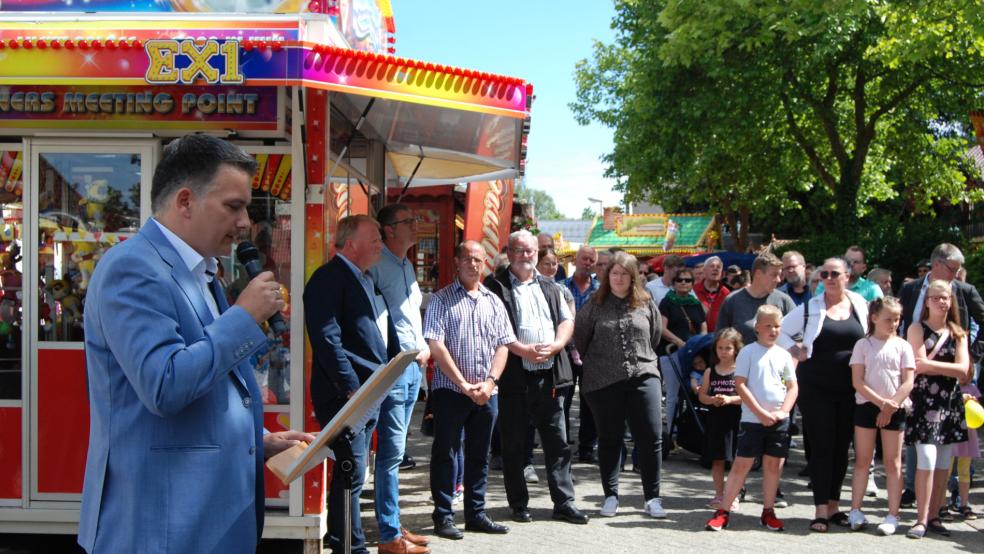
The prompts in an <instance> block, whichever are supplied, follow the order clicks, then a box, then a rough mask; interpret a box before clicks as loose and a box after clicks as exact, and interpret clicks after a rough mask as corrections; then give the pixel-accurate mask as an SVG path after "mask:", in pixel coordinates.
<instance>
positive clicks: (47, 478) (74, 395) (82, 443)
mask: <svg viewBox="0 0 984 554" xmlns="http://www.w3.org/2000/svg"><path fill="white" fill-rule="evenodd" d="M37 387H38V407H37V410H38V433H37V437H36V439H37V443H38V492H39V493H61V494H66V493H68V494H81V493H82V479H83V476H84V475H85V456H86V452H87V451H88V449H89V391H88V387H87V384H86V376H85V352H84V351H83V350H81V349H79V350H46V349H41V350H39V351H38V382H37Z"/></svg>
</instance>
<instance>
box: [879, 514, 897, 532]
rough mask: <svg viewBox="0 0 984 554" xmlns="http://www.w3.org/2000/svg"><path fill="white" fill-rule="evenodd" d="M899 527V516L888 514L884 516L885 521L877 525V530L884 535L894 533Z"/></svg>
mask: <svg viewBox="0 0 984 554" xmlns="http://www.w3.org/2000/svg"><path fill="white" fill-rule="evenodd" d="M898 528H899V518H897V517H895V516H892V515H889V516H885V521H884V522H882V523H881V524H880V525H878V532H879V533H880V534H882V535H885V536H886V537H887V536H888V535H894V534H895V530H896V529H898Z"/></svg>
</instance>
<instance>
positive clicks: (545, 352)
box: [485, 231, 588, 524]
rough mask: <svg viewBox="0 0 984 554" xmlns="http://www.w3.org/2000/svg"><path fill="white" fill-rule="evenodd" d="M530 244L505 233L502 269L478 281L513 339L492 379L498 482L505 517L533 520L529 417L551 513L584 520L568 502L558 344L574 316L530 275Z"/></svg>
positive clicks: (567, 374)
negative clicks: (500, 308)
mask: <svg viewBox="0 0 984 554" xmlns="http://www.w3.org/2000/svg"><path fill="white" fill-rule="evenodd" d="M536 248H537V243H536V238H535V237H534V236H533V235H532V234H530V233H529V231H516V232H515V233H513V234H511V235H509V250H508V255H509V267H507V268H505V269H503V270H501V271H499V272H498V273H496V274H494V275H489V276H488V277H487V278H486V279H485V286H486V287H488V289H489V290H490V291H492V293H493V294H495V295H496V296H498V297H499V299H500V300H502V302H503V304H505V306H506V311H507V312H508V313H509V319H510V321H511V322H512V325H513V328H514V331H515V334H516V339H517V340H515V341H513V342H511V343H509V344H507V345H506V348H508V349H509V357H508V360H507V362H506V370H505V372H504V373H503V374H502V378H501V380H500V383H498V385H499V431H500V433H501V436H502V469H503V482H504V484H505V487H506V498H507V500H508V502H509V508H510V509H511V510H512V520H513V521H515V522H518V523H527V522H530V521H533V516H532V515H531V514H530V511H529V491H528V489H527V487H526V479H525V477H524V475H523V470H524V468H525V467H526V429H527V426H528V425H529V423H530V421H532V422H533V423H534V424H535V425H536V428H537V430H538V431H539V433H540V440H541V441H542V444H543V454H544V458H545V461H546V465H547V483H548V484H549V486H550V498H551V500H553V505H554V511H553V518H554V519H558V520H561V521H566V522H568V523H575V524H585V523H587V522H588V516H587V515H585V514H584V513H582V512H581V511H580V510H578V509H577V508H576V507H575V506H574V483H573V481H572V480H571V449H570V447H569V446H568V445H567V430H566V427H565V424H564V396H565V395H564V393H565V390H564V389H565V388H567V387H570V386H572V385H573V383H574V381H573V377H572V373H571V362H570V358H569V357H568V355H567V350H566V349H565V348H564V346H566V345H567V343H568V342H569V341H570V339H571V335H572V334H573V332H574V318H573V317H572V315H571V311H570V308H569V307H568V306H567V302H565V301H564V299H563V296H562V295H561V292H560V288H559V287H557V286H554V285H553V284H552V283H550V282H549V281H545V280H543V279H542V278H541V277H540V276H539V274H537V272H536V262H537V250H536Z"/></svg>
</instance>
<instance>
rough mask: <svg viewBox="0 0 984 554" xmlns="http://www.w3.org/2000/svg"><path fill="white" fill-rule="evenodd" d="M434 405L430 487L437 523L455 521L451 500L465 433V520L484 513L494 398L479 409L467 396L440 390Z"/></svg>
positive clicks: (495, 408)
mask: <svg viewBox="0 0 984 554" xmlns="http://www.w3.org/2000/svg"><path fill="white" fill-rule="evenodd" d="M432 394H433V397H434V402H433V404H432V406H433V408H434V443H433V444H432V445H431V467H430V486H431V496H432V497H433V498H434V512H433V514H432V517H433V518H434V522H435V523H436V522H439V521H443V520H445V519H447V518H452V519H453V518H454V510H453V509H452V508H451V501H452V498H453V496H454V489H455V485H456V481H457V478H456V475H455V473H456V471H455V470H456V468H455V459H456V458H457V457H458V454H459V453H460V452H461V447H462V436H461V432H462V430H464V432H465V433H464V451H465V461H464V464H465V472H464V481H463V484H464V487H465V493H464V494H465V521H466V522H468V521H474V520H475V518H476V517H478V516H479V515H481V514H483V513H485V490H486V488H487V487H488V476H489V442H490V440H491V437H492V426H493V425H494V424H495V418H496V414H497V412H498V400H497V398H496V397H495V396H493V397H492V399H491V400H489V401H488V403H486V404H485V405H484V406H479V405H478V404H476V403H475V402H473V401H472V399H470V398H468V397H467V396H465V395H463V394H461V393H459V392H456V391H453V390H450V389H437V390H435V391H434V392H433V393H432Z"/></svg>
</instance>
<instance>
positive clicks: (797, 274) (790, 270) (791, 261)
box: [779, 250, 812, 306]
mask: <svg viewBox="0 0 984 554" xmlns="http://www.w3.org/2000/svg"><path fill="white" fill-rule="evenodd" d="M782 278H783V280H784V281H785V282H784V283H783V284H782V285H780V286H779V290H780V291H782V292H784V293H786V294H788V295H789V297H790V298H792V299H793V304H796V305H797V306H799V305H800V304H802V303H803V302H806V301H807V300H809V299H810V297H811V296H812V295H811V294H810V283H808V282H807V280H806V260H805V259H803V255H802V254H800V253H799V252H797V251H795V250H790V251H788V252H786V253H785V254H783V255H782Z"/></svg>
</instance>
